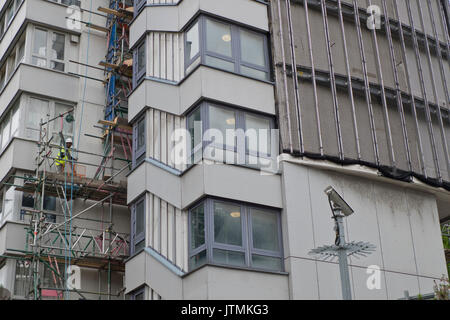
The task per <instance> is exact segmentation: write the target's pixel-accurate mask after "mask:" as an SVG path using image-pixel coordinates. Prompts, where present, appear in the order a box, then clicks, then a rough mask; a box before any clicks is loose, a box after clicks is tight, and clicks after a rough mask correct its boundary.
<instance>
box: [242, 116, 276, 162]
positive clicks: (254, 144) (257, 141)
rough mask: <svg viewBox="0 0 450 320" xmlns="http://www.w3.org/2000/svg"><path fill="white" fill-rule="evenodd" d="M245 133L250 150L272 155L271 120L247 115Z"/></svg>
mask: <svg viewBox="0 0 450 320" xmlns="http://www.w3.org/2000/svg"><path fill="white" fill-rule="evenodd" d="M245 132H246V134H247V141H248V149H249V150H250V151H254V152H258V151H259V152H260V153H263V154H270V120H269V119H267V118H264V117H258V116H253V115H250V114H246V115H245Z"/></svg>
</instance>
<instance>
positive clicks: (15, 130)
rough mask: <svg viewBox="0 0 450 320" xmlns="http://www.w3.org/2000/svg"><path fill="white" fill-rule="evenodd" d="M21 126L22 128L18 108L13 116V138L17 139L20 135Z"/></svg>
mask: <svg viewBox="0 0 450 320" xmlns="http://www.w3.org/2000/svg"><path fill="white" fill-rule="evenodd" d="M19 126H20V111H19V109H18V108H17V107H16V108H15V110H14V109H13V114H12V117H11V137H15V136H17V135H18V132H19Z"/></svg>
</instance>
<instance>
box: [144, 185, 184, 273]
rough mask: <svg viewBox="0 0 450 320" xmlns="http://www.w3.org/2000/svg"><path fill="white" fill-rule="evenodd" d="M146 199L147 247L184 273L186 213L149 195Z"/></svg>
mask: <svg viewBox="0 0 450 320" xmlns="http://www.w3.org/2000/svg"><path fill="white" fill-rule="evenodd" d="M147 199H148V200H147V212H148V213H147V219H148V220H147V228H146V230H147V234H146V236H147V237H146V239H147V240H146V241H147V246H150V247H151V248H153V249H154V250H155V251H157V252H158V253H160V254H161V255H162V256H164V257H165V258H167V259H168V260H169V261H171V262H172V263H173V264H175V265H176V266H178V267H179V268H181V269H183V270H185V271H186V270H187V269H188V252H187V248H188V244H187V241H188V218H187V215H188V213H187V212H186V211H182V210H180V209H178V208H176V207H175V206H173V205H171V204H170V203H168V202H166V201H164V200H162V199H160V198H159V197H157V196H155V195H153V194H151V193H149V194H148V195H147Z"/></svg>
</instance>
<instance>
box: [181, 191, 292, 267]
mask: <svg viewBox="0 0 450 320" xmlns="http://www.w3.org/2000/svg"><path fill="white" fill-rule="evenodd" d="M214 203H225V204H231V205H236V206H239V207H240V209H241V234H242V246H241V247H239V246H235V245H231V244H223V243H217V242H215V234H214ZM201 205H204V219H205V221H204V224H205V244H204V245H202V246H200V247H198V248H194V249H192V248H191V239H192V228H191V221H192V220H191V216H192V213H191V212H192V210H194V209H196V208H198V207H199V206H201ZM252 209H257V210H261V211H264V212H268V213H270V214H274V215H276V217H277V219H276V221H277V232H278V237H277V240H278V246H279V251H271V250H263V249H257V248H254V247H253V229H252V228H253V223H252V214H251V210H252ZM188 240H189V241H188V243H189V245H188V248H189V250H188V261H189V264H188V265H189V272H192V271H194V270H197V269H199V268H201V267H203V266H204V265H218V266H224V267H231V268H243V269H249V270H256V271H265V272H284V270H285V266H284V259H283V257H284V250H283V237H282V227H281V211H280V210H279V209H278V210H277V209H272V208H268V207H264V206H259V205H255V204H247V203H244V202H240V201H235V200H228V199H220V198H216V197H207V198H203V199H202V200H200V201H199V202H197V203H196V204H194V206H192V207H191V208H189V210H188ZM214 249H219V250H224V251H228V252H236V253H243V254H244V257H245V265H244V266H238V265H233V264H224V263H219V262H216V261H214ZM204 250H206V261H205V263H203V264H200V265H196V266H194V267H191V265H190V260H191V258H192V257H194V256H197V255H198V254H199V253H201V252H203V251H204ZM253 255H258V256H263V257H269V258H277V259H280V270H273V269H270V268H261V267H254V266H253V265H252V256H253Z"/></svg>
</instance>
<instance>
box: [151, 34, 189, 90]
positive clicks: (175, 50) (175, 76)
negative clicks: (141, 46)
mask: <svg viewBox="0 0 450 320" xmlns="http://www.w3.org/2000/svg"><path fill="white" fill-rule="evenodd" d="M147 37H148V38H147V40H148V45H147V50H148V52H149V53H150V54H149V55H148V59H149V60H148V64H149V66H148V68H147V71H148V73H147V75H148V76H150V77H153V78H158V79H162V80H168V81H173V82H178V81H180V80H181V79H182V78H183V76H184V67H183V66H184V59H183V35H182V34H181V33H173V32H150V33H149V34H148V35H147Z"/></svg>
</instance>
